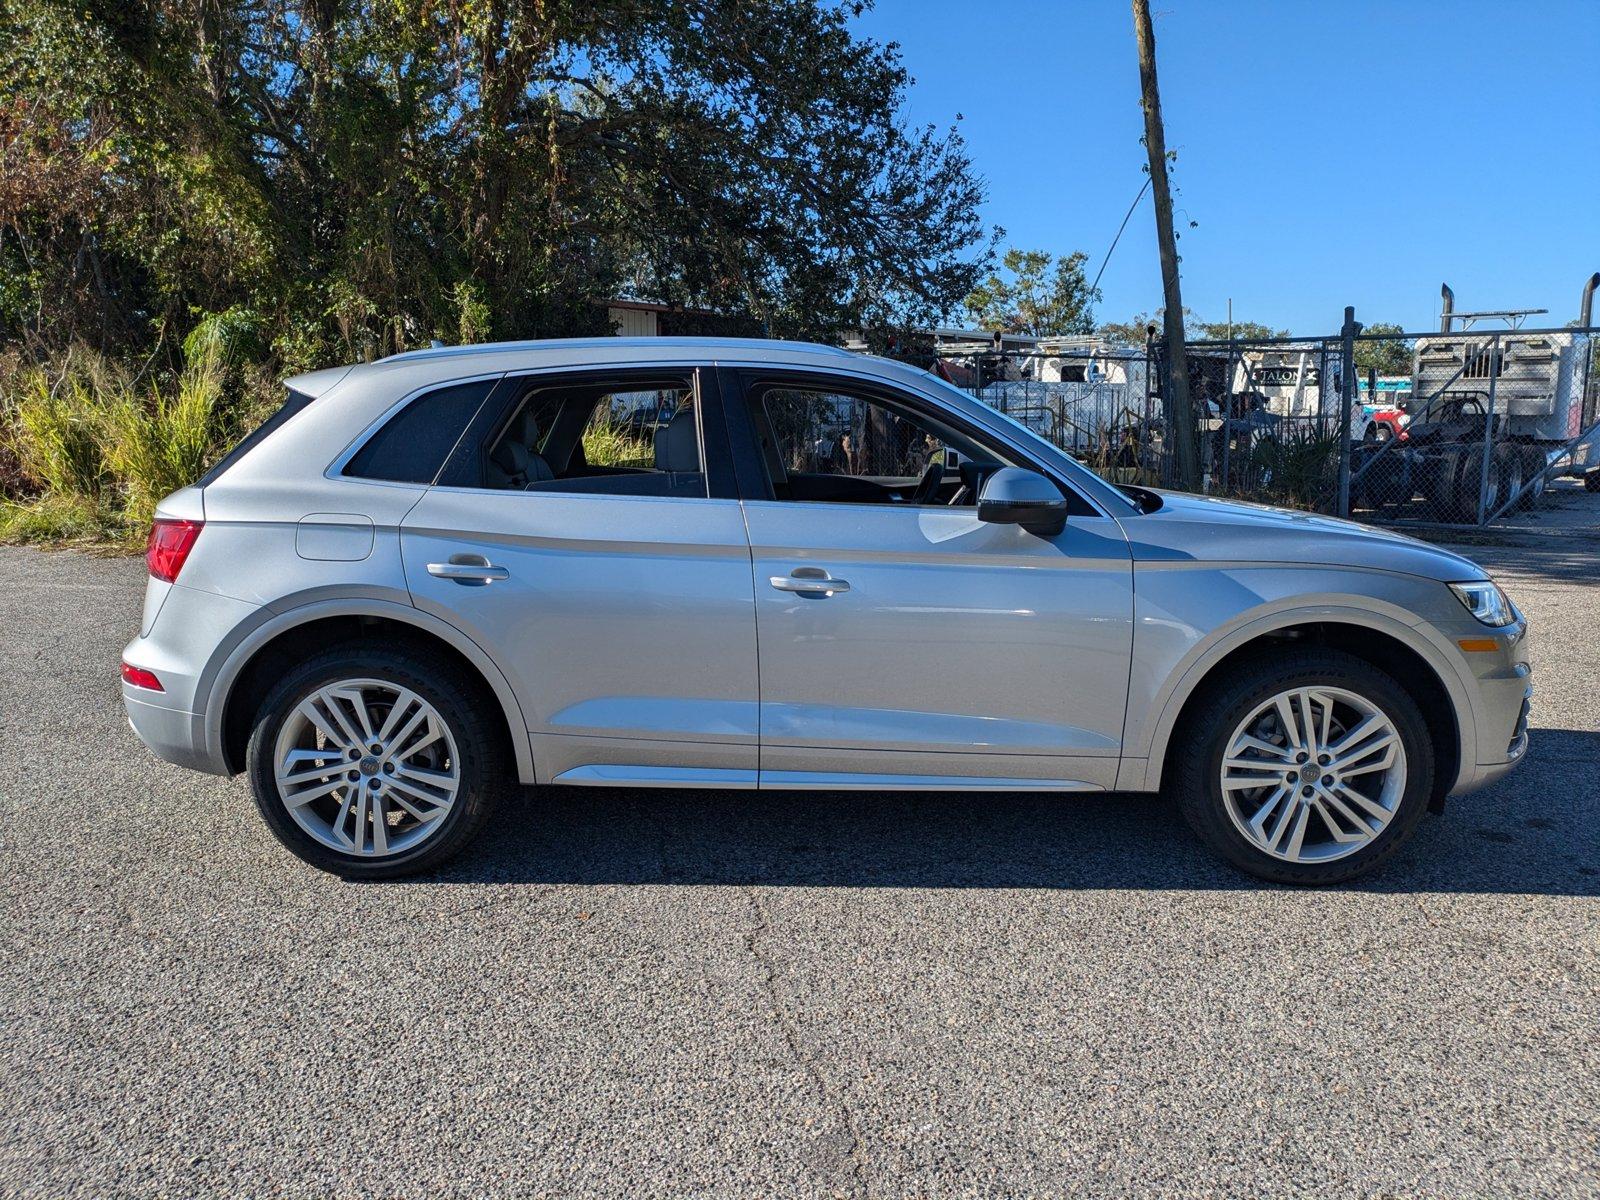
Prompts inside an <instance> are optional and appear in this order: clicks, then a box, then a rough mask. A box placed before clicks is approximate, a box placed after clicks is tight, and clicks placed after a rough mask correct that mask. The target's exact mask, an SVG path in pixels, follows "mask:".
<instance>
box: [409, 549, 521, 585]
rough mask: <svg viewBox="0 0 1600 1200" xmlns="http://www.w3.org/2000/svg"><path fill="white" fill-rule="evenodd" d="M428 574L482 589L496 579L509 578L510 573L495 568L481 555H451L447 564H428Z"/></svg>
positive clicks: (500, 568)
mask: <svg viewBox="0 0 1600 1200" xmlns="http://www.w3.org/2000/svg"><path fill="white" fill-rule="evenodd" d="M428 574H429V575H432V576H433V577H434V578H435V579H448V580H451V581H452V582H454V583H459V584H463V585H465V586H467V587H483V586H484V585H485V584H490V583H493V582H494V581H495V580H497V579H509V578H511V572H510V571H508V570H506V569H505V568H504V567H497V566H495V565H494V564H493V563H492V562H490V561H489V560H488V559H487V558H485V557H483V555H481V554H452V555H451V556H450V561H449V562H442V563H429V564H428Z"/></svg>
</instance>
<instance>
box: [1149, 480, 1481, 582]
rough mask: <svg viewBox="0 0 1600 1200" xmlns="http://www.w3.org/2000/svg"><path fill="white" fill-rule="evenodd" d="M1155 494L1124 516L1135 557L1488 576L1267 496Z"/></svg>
mask: <svg viewBox="0 0 1600 1200" xmlns="http://www.w3.org/2000/svg"><path fill="white" fill-rule="evenodd" d="M1156 495H1158V496H1159V497H1160V498H1161V507H1160V508H1158V509H1156V510H1155V511H1154V512H1147V513H1143V514H1141V515H1139V516H1137V517H1126V518H1124V519H1123V520H1122V527H1123V529H1124V530H1125V531H1126V533H1127V535H1128V542H1129V544H1130V546H1131V548H1132V551H1133V557H1134V559H1135V560H1136V561H1141V562H1174V561H1203V562H1227V563H1296V564H1318V565H1328V566H1344V567H1361V568H1366V569H1368V570H1378V571H1398V572H1402V573H1404V574H1407V575H1420V576H1422V577H1423V578H1425V579H1437V580H1441V581H1443V582H1455V581H1461V580H1468V579H1486V578H1488V575H1487V574H1486V572H1485V571H1484V569H1483V568H1482V567H1480V566H1478V564H1477V563H1475V562H1473V561H1472V560H1471V559H1469V558H1463V557H1462V556H1461V555H1459V554H1453V553H1451V552H1450V551H1449V550H1443V549H1440V548H1439V547H1438V546H1433V545H1430V544H1429V543H1427V542H1423V541H1418V540H1417V539H1416V538H1413V537H1408V536H1406V535H1405V534H1403V533H1395V532H1393V531H1391V530H1387V529H1376V528H1374V527H1372V526H1371V525H1360V524H1357V523H1356V522H1354V521H1343V520H1340V519H1339V518H1337V517H1324V516H1319V515H1317V514H1316V513H1306V512H1296V511H1294V510H1293V509H1287V508H1271V507H1269V506H1267V505H1265V504H1247V503H1245V502H1243V501H1239V500H1219V499H1215V498H1213V497H1211V496H1194V495H1190V494H1188V493H1185V492H1157V493H1156Z"/></svg>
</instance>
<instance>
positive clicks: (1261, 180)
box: [856, 0, 1600, 333]
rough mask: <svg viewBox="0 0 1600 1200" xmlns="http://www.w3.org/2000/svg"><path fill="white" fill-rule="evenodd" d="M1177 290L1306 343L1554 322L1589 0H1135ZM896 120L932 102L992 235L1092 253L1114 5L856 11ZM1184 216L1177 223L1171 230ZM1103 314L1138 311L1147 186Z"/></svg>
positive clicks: (1153, 289) (1119, 126) (1117, 96)
mask: <svg viewBox="0 0 1600 1200" xmlns="http://www.w3.org/2000/svg"><path fill="white" fill-rule="evenodd" d="M1152 9H1153V11H1154V12H1155V23H1156V41H1157V53H1158V66H1159V68H1160V72H1161V90H1162V104H1163V107H1164V109H1165V116H1166V125H1167V145H1168V147H1169V148H1171V149H1176V150H1177V151H1178V162H1177V165H1176V167H1175V172H1174V183H1175V185H1176V186H1177V188H1178V189H1179V194H1178V195H1177V197H1176V200H1175V206H1176V207H1177V209H1178V221H1179V227H1180V229H1181V231H1182V240H1181V241H1180V242H1179V244H1178V249H1179V253H1180V254H1181V255H1182V256H1183V287H1184V303H1185V305H1186V306H1187V307H1189V308H1192V309H1193V310H1195V311H1196V312H1197V313H1199V314H1200V315H1201V316H1202V317H1203V318H1206V319H1216V320H1220V319H1222V318H1223V316H1224V314H1225V310H1226V307H1227V301H1228V298H1229V297H1232V299H1233V311H1234V316H1235V318H1236V319H1254V320H1260V321H1264V322H1267V323H1269V324H1273V325H1277V326H1282V327H1286V328H1288V329H1290V330H1292V331H1293V332H1295V333H1313V332H1322V331H1325V330H1331V329H1333V328H1335V327H1337V325H1338V323H1339V319H1340V316H1341V314H1342V311H1343V307H1344V305H1346V304H1354V305H1355V306H1356V313H1357V317H1358V319H1362V320H1365V321H1369V322H1370V321H1396V322H1399V323H1401V324H1403V325H1404V326H1405V327H1406V328H1407V329H1413V328H1425V327H1428V326H1431V325H1432V324H1433V322H1434V320H1435V314H1436V313H1437V312H1438V304H1439V284H1440V282H1441V281H1448V282H1449V283H1450V284H1451V285H1452V286H1453V287H1454V289H1455V293H1456V307H1457V308H1458V309H1487V308H1507V307H1518V308H1523V307H1528V308H1549V309H1550V310H1551V311H1550V317H1549V318H1548V320H1549V321H1550V323H1551V324H1565V323H1566V322H1567V321H1570V320H1572V319H1573V318H1575V317H1576V315H1577V307H1578V295H1579V292H1580V291H1581V289H1582V284H1583V280H1584V279H1586V278H1587V277H1588V274H1589V272H1591V271H1595V270H1600V0H1522V2H1519V3H1506V2H1505V0H1499V2H1498V3H1479V2H1478V0H1396V2H1394V3H1388V4H1384V3H1368V2H1361V3H1356V2H1349V0H1329V2H1322V3H1309V2H1303V0H1280V2H1278V3H1266V2H1256V0H1204V2H1202V0H1152ZM856 27H857V29H858V31H860V32H862V33H864V34H866V35H867V36H870V37H872V38H874V39H876V40H879V41H890V40H892V41H897V42H899V43H900V45H901V48H902V52H903V56H904V60H905V63H906V66H907V67H908V68H909V70H910V71H911V74H912V75H913V76H914V77H915V78H916V85H915V86H914V87H913V88H912V90H911V95H910V106H909V113H908V115H909V116H910V117H911V118H912V119H913V120H915V121H918V122H924V121H932V122H935V123H938V124H940V125H944V124H947V123H949V122H950V121H951V120H953V119H954V118H955V116H956V114H957V113H961V114H963V117H964V119H963V120H962V122H961V124H960V128H961V131H962V134H963V136H964V137H965V138H966V139H967V142H968V146H969V149H970V151H971V154H972V157H973V160H974V162H975V164H976V166H977V169H978V171H979V173H980V174H981V175H982V176H983V177H984V178H985V179H986V180H987V182H988V188H989V200H988V205H987V209H986V214H985V215H986V217H987V219H988V221H989V222H990V223H991V224H997V225H1001V226H1003V227H1004V228H1005V229H1006V231H1007V237H1006V244H1011V245H1020V246H1025V247H1029V248H1035V247H1036V248H1041V249H1046V250H1050V251H1052V252H1056V253H1064V252H1067V251H1071V250H1075V249H1082V250H1084V251H1086V252H1088V253H1089V255H1090V256H1091V263H1090V275H1091V277H1092V275H1093V273H1094V271H1095V270H1097V269H1098V268H1099V265H1100V261H1101V259H1102V257H1103V255H1104V254H1105V251H1106V247H1107V246H1108V245H1109V243H1110V241H1111V238H1112V236H1113V235H1114V234H1115V233H1116V229H1117V224H1118V223H1119V222H1120V221H1121V220H1122V216H1123V214H1124V212H1126V210H1127V207H1128V204H1129V203H1130V202H1131V201H1132V199H1133V196H1134V194H1135V192H1137V191H1138V189H1139V185H1140V184H1141V183H1142V182H1143V176H1142V175H1141V174H1140V166H1141V164H1142V163H1143V162H1144V148H1143V147H1142V146H1141V145H1140V144H1139V137H1140V135H1141V133H1142V132H1143V126H1142V117H1141V114H1140V111H1139V103H1138V96H1139V78H1138V61H1137V55H1136V51H1135V47H1134V40H1133V21H1132V16H1131V13H1130V9H1129V5H1128V4H1127V3H1126V0H1063V2H1059V3H995V4H988V5H984V4H973V3H970V2H968V3H960V4H958V3H953V2H946V0H878V3H877V7H876V8H875V9H874V10H873V11H870V12H868V13H867V14H866V15H865V16H863V17H862V18H861V19H860V21H859V22H857V26H856ZM1190 220H1193V221H1196V222H1198V227H1196V228H1192V229H1191V228H1188V227H1187V223H1188V221H1190ZM1101 290H1102V292H1103V293H1104V300H1103V301H1102V302H1101V304H1100V306H1099V313H1100V315H1101V317H1102V318H1103V319H1116V320H1125V319H1127V318H1129V317H1131V316H1132V315H1134V314H1135V313H1137V312H1150V311H1153V310H1154V309H1155V308H1156V307H1157V306H1158V305H1159V304H1160V296H1161V276H1160V268H1159V264H1158V262H1157V259H1156V247H1155V229H1154V220H1153V216H1152V211H1151V207H1150V201H1149V197H1148V195H1147V196H1146V198H1145V200H1144V201H1143V202H1142V203H1141V205H1140V207H1139V209H1138V211H1137V212H1136V213H1135V214H1134V218H1133V220H1132V221H1131V222H1129V225H1128V231H1127V233H1126V234H1124V235H1123V238H1122V242H1121V244H1120V245H1119V246H1118V248H1117V251H1116V254H1115V255H1113V257H1112V259H1111V262H1110V265H1109V266H1108V268H1107V270H1106V273H1105V277H1104V279H1103V280H1102V281H1101Z"/></svg>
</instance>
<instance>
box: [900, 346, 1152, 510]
mask: <svg viewBox="0 0 1600 1200" xmlns="http://www.w3.org/2000/svg"><path fill="white" fill-rule="evenodd" d="M923 379H924V381H925V382H926V383H928V384H930V385H932V386H934V387H936V388H937V389H938V390H939V391H942V392H944V393H946V394H947V395H952V396H959V397H961V399H962V400H965V401H973V400H976V401H977V402H978V403H979V404H981V405H983V408H984V411H985V412H987V413H988V414H989V415H990V416H992V417H994V418H996V419H997V420H999V421H1001V422H1002V423H1004V424H1005V426H1006V428H1007V432H1009V433H1011V434H1012V435H1013V436H1015V437H1016V439H1017V440H1018V441H1020V442H1022V443H1023V445H1025V446H1027V447H1029V448H1030V449H1032V450H1033V451H1034V452H1035V453H1036V454H1038V455H1039V457H1041V458H1044V459H1046V460H1048V461H1049V462H1050V463H1052V464H1054V465H1057V466H1058V467H1059V468H1060V469H1061V470H1062V471H1064V472H1065V473H1066V474H1067V476H1068V477H1069V478H1070V479H1071V480H1072V481H1073V483H1075V484H1076V485H1077V486H1078V487H1080V488H1082V489H1083V490H1084V491H1086V492H1088V493H1090V494H1091V495H1093V496H1095V497H1096V498H1097V499H1099V500H1100V501H1101V502H1102V503H1104V504H1106V505H1107V506H1108V507H1110V506H1119V505H1120V506H1121V507H1122V508H1123V509H1125V510H1126V511H1127V512H1128V513H1139V512H1143V511H1144V508H1143V506H1142V505H1141V504H1140V502H1139V500H1138V499H1137V497H1135V496H1134V495H1132V494H1130V493H1128V492H1125V491H1124V490H1123V489H1122V488H1120V487H1118V486H1117V485H1116V484H1114V483H1110V482H1108V481H1107V480H1104V479H1101V478H1100V476H1098V475H1096V474H1095V473H1094V472H1093V471H1091V470H1089V468H1088V467H1086V466H1084V465H1083V464H1082V463H1081V462H1079V461H1078V460H1077V459H1075V458H1073V457H1072V455H1070V454H1068V453H1067V452H1066V451H1065V450H1063V449H1061V448H1060V447H1059V446H1056V445H1054V444H1053V443H1051V442H1050V441H1049V440H1048V439H1046V438H1044V437H1042V436H1040V435H1039V434H1038V433H1036V432H1034V431H1033V430H1032V429H1029V428H1028V427H1027V426H1026V425H1024V424H1023V423H1022V422H1021V421H1019V420H1017V419H1016V418H1015V417H1013V416H1011V415H1010V414H1009V413H1003V412H1001V411H1000V410H999V409H998V408H995V407H993V406H991V405H988V404H984V403H983V401H982V400H979V399H978V397H976V396H974V395H973V394H972V393H971V392H969V391H966V390H964V389H962V388H958V387H957V386H956V385H955V384H953V383H951V382H950V381H949V380H947V379H941V378H939V376H937V375H935V374H934V373H933V372H932V371H926V372H923Z"/></svg>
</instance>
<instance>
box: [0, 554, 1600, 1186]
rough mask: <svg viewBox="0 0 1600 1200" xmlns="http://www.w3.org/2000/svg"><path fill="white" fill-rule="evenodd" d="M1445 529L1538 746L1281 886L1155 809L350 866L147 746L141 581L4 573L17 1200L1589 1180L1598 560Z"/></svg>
mask: <svg viewBox="0 0 1600 1200" xmlns="http://www.w3.org/2000/svg"><path fill="white" fill-rule="evenodd" d="M1469 552H1470V553H1472V554H1474V555H1475V556H1477V557H1479V558H1480V559H1481V560H1483V561H1485V562H1487V563H1489V564H1490V565H1491V566H1493V567H1495V568H1496V569H1497V570H1498V571H1500V573H1501V575H1502V577H1503V579H1504V581H1505V582H1506V583H1507V584H1508V586H1509V587H1510V588H1511V590H1512V592H1513V594H1514V595H1515V596H1516V598H1517V599H1518V601H1519V602H1520V603H1521V604H1522V605H1523V606H1524V607H1525V608H1526V609H1527V611H1528V612H1529V614H1530V615H1531V618H1532V620H1533V622H1534V623H1535V630H1536V637H1537V642H1536V649H1535V657H1536V670H1537V677H1536V681H1537V686H1538V695H1537V700H1536V703H1535V707H1534V725H1535V727H1536V728H1535V730H1534V734H1533V744H1532V750H1531V752H1530V756H1529V761H1528V763H1527V764H1526V765H1525V766H1524V767H1523V768H1521V769H1520V770H1519V771H1517V772H1515V773H1514V774H1513V775H1512V776H1511V777H1510V778H1508V779H1507V780H1505V781H1503V782H1501V783H1500V784H1498V785H1496V786H1494V787H1492V788H1490V789H1488V790H1486V791H1484V792H1481V793H1479V794H1477V795H1475V796H1472V797H1467V798H1463V799H1461V800H1459V801H1457V802H1455V803H1454V804H1452V806H1451V810H1450V812H1449V813H1448V814H1446V816H1445V817H1444V818H1442V819H1436V818H1430V819H1429V820H1427V821H1426V822H1425V823H1424V825H1423V827H1422V829H1421V831H1420V833H1419V834H1418V836H1417V837H1416V839H1415V840H1414V841H1413V843H1412V845H1411V847H1410V848H1409V850H1408V851H1407V853H1406V854H1405V855H1404V856H1403V857H1402V860H1401V861H1400V862H1399V863H1397V864H1395V865H1394V866H1393V867H1392V868H1391V869H1390V870H1389V871H1387V872H1386V873H1385V874H1383V875H1382V876H1381V877H1379V878H1376V879H1374V880H1372V881H1370V882H1367V883H1365V884H1363V885H1359V886H1354V887H1348V888H1343V889H1339V890H1333V891H1324V892H1296V891H1288V890H1284V889H1279V888H1273V887H1265V886H1257V885H1255V884H1253V883H1251V882H1250V881H1248V880H1245V879H1243V878H1241V877H1240V876H1238V875H1235V874H1233V873H1231V872H1230V871H1229V870H1227V869H1226V868H1223V867H1221V866H1219V865H1218V864H1216V863H1215V862H1213V861H1212V860H1210V859H1209V858H1207V857H1206V856H1205V855H1204V854H1203V853H1202V852H1201V851H1200V850H1198V849H1197V848H1196V847H1195V846H1194V844H1193V843H1192V842H1191V839H1190V838H1189V836H1188V834H1187V832H1186V831H1185V830H1184V828H1183V827H1182V826H1181V824H1180V823H1179V820H1178V818H1177V817H1176V815H1175V813H1174V812H1173V810H1172V809H1171V807H1170V806H1169V805H1167V804H1166V803H1164V802H1162V801H1159V800H1154V799H1150V798H1140V797H1106V798H1087V799H1086V798H1066V799H1061V798H1054V799H1053V798H1048V797H1038V796H987V795H985V796H943V797H941V796H917V797H892V796H870V795H866V796H864V795H854V794H846V795H793V794H777V795H772V796H753V795H748V794H711V793H704V794H693V793H684V792H670V793H658V794H649V793H630V792H624V791H578V790H568V791H559V792H553V793H549V794H546V795H544V796H541V797H538V798H529V799H527V800H526V801H524V802H523V804H522V805H521V806H520V807H519V808H518V809H517V810H516V811H515V812H513V813H512V814H511V819H510V820H507V821H506V822H505V823H504V828H503V829H501V830H499V831H498V832H497V833H496V834H495V835H493V836H492V837H490V838H489V839H488V840H487V841H486V843H485V844H483V845H482V846H481V847H480V848H479V849H478V850H476V851H475V852H473V853H470V854H469V855H468V856H467V857H466V858H465V859H463V860H462V861H460V862H459V863H457V864H456V865H455V866H453V867H452V868H451V869H450V870H449V871H448V872H447V873H445V874H443V875H440V876H436V877H432V878H428V879H425V880H421V881H409V882H402V883H387V884H375V885H347V884H342V883H340V882H338V881H336V880H333V879H330V878H328V877H326V876H322V875H319V874H316V873H314V872H312V871H311V870H309V869H307V868H305V867H302V866H301V865H300V864H299V863H298V862H297V861H296V860H294V859H292V858H290V857H289V856H288V854H286V853H285V852H283V851H281V850H280V849H279V848H278V847H277V845H276V844H275V843H274V842H273V841H272V840H271V838H270V837H269V836H268V834H267V832H266V831H265V829H264V828H263V827H262V825H261V823H260V821H259V820H258V818H257V817H256V814H255V812H254V810H253V808H252V806H251V803H250V800H249V797H248V795H247V793H246V790H245V788H244V786H243V784H242V782H241V781H238V780H235V781H223V780H217V779H210V778H203V777H201V776H198V775H192V774H189V773H186V772H183V771H180V770H177V769H175V768H171V767H167V766H165V765H164V764H161V763H158V762H156V761H155V760H154V759H152V758H151V757H150V756H149V755H148V754H147V753H145V751H144V750H143V749H142V747H140V746H139V745H138V744H137V742H135V740H134V738H133V736H132V734H131V733H130V732H129V731H128V729H127V727H126V725H125V724H124V722H123V718H122V714H121V710H120V705H119V704H118V703H117V702H116V688H115V685H114V678H115V674H116V662H117V657H118V651H119V649H120V648H121V646H122V644H123V642H124V641H125V640H126V638H127V637H128V636H129V634H130V632H131V630H132V629H133V628H134V627H135V625H136V623H137V618H136V608H137V604H138V597H139V592H140V574H141V569H142V568H141V565H140V564H139V563H138V562H135V561H129V560H125V559H111V560H108V559H97V558H92V557H86V556H81V555H76V554H70V553H57V554H50V555H45V554H41V553H39V552H36V551H31V550H16V549H13V550H0V631H3V634H0V636H3V639H4V646H5V650H6V670H5V672H4V673H3V675H0V867H3V869H4V873H5V880H6V889H5V896H4V903H3V908H0V1129H3V1131H4V1132H3V1138H0V1193H3V1194H5V1195H16V1196H21V1195H38V1196H52V1197H61V1196H94V1197H108V1196H121V1195H167V1196H177V1197H199V1196H212V1195H224V1194H226V1195H239V1196H275V1195H292V1196H330V1195H337V1196H394V1197H401V1196H404V1197H419V1198H420V1197H444V1196H458V1195H459V1196H469V1195H470V1196H484V1195H506V1196H511V1195H516V1196H543V1195H549V1196H627V1197H643V1196H686V1195H694V1196H738V1197H750V1196H799V1197H811V1196H832V1195H840V1196H869V1195H870V1196H883V1197H891V1196H905V1197H913V1196H940V1197H944V1196H968V1195H973V1196H1023V1195H1027V1196H1045V1195H1086V1196H1088V1195H1093V1196H1108V1195H1133V1194H1143V1195H1161V1196H1219V1195H1241V1196H1242V1195H1252V1196H1258V1195H1267V1194H1272V1195H1290V1194H1295V1195H1325V1196H1337V1197H1349V1196H1357V1195H1370V1196H1452V1197H1460V1196H1500V1197H1504V1196H1516V1197H1519V1198H1526V1197H1535V1196H1579V1195H1589V1196H1594V1195H1596V1194H1597V1192H1600V1183H1597V1180H1600V1175H1597V1167H1600V1082H1597V1081H1600V1038H1597V1036H1596V1030H1597V1028H1600V902H1597V896H1600V833H1597V830H1600V799H1597V795H1600V792H1597V788H1596V786H1595V772H1596V768H1597V767H1600V732H1597V730H1600V712H1597V705H1596V696H1595V687H1596V680H1597V679H1600V628H1597V625H1596V618H1597V616H1600V605H1597V604H1596V596H1597V595H1600V544H1597V543H1596V542H1594V541H1591V540H1587V539H1583V538H1577V539H1571V538H1569V539H1564V540H1561V541H1559V542H1554V541H1552V540H1551V539H1548V538H1547V539H1546V544H1545V545H1544V546H1543V547H1542V548H1541V547H1540V546H1538V545H1537V544H1533V545H1529V546H1514V545H1512V546H1499V547H1495V546H1476V547H1473V548H1471V550H1470V551H1469Z"/></svg>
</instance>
